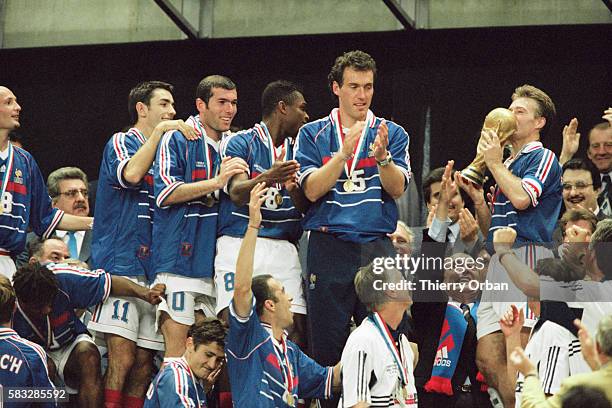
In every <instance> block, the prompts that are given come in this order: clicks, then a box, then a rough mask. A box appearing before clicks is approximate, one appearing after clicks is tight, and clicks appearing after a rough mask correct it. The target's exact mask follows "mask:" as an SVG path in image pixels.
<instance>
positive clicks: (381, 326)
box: [368, 312, 408, 386]
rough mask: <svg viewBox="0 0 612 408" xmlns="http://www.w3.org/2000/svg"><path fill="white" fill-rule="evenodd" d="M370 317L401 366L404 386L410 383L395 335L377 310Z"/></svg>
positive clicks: (396, 362) (401, 378)
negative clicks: (390, 331) (394, 339)
mask: <svg viewBox="0 0 612 408" xmlns="http://www.w3.org/2000/svg"><path fill="white" fill-rule="evenodd" d="M368 318H369V319H370V320H371V321H372V323H374V326H376V328H377V329H378V333H380V335H381V337H382V338H383V340H384V341H385V344H386V345H387V348H388V349H389V351H390V352H391V354H392V355H393V359H394V360H395V364H397V367H398V368H399V373H400V381H401V382H402V386H405V385H406V384H408V372H407V371H406V367H404V365H403V364H402V357H401V356H400V353H399V351H398V350H397V347H395V342H394V341H393V337H391V333H389V329H388V328H387V325H386V324H385V322H384V320H383V319H382V317H380V315H379V314H378V313H377V312H374V313H372V314H371V315H369V316H368Z"/></svg>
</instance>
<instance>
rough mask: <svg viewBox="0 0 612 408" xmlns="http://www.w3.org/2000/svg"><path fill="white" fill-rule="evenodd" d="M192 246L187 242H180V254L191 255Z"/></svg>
mask: <svg viewBox="0 0 612 408" xmlns="http://www.w3.org/2000/svg"><path fill="white" fill-rule="evenodd" d="M192 248H193V245H191V244H190V243H189V242H183V243H181V255H183V256H191V249H192Z"/></svg>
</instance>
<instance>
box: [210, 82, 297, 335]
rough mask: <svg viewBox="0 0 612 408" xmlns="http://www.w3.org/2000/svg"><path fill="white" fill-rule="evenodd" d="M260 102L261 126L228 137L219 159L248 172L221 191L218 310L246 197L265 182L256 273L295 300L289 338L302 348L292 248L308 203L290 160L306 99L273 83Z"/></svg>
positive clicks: (242, 226)
mask: <svg viewBox="0 0 612 408" xmlns="http://www.w3.org/2000/svg"><path fill="white" fill-rule="evenodd" d="M261 103H262V116H263V117H262V120H261V122H260V123H258V124H256V125H255V126H254V127H253V128H251V129H248V130H245V131H241V132H238V133H236V134H234V135H232V136H231V137H229V138H227V139H226V141H225V142H224V143H223V146H222V152H221V155H222V157H223V156H230V157H239V158H241V159H243V160H244V161H245V162H246V163H247V164H248V166H249V169H248V173H240V174H237V175H235V176H234V177H232V179H231V180H230V181H229V183H228V193H229V195H228V194H226V193H222V200H221V206H220V210H219V212H220V214H219V227H218V231H219V232H218V234H219V238H218V239H217V256H216V258H215V286H216V287H217V307H216V312H217V313H220V312H222V311H224V310H225V311H226V310H227V307H228V306H229V304H230V302H231V299H232V292H233V283H234V275H235V269H236V258H237V256H238V249H239V248H240V244H241V242H242V237H243V236H244V234H245V232H246V230H247V225H248V206H247V204H248V199H249V194H250V192H251V190H252V189H253V187H254V186H255V185H256V184H257V183H260V182H264V183H266V186H268V190H267V196H266V200H265V201H264V203H263V205H262V214H263V224H262V225H263V229H262V230H261V232H260V234H259V235H258V237H257V246H256V251H255V258H256V261H255V270H254V274H255V276H257V275H261V274H264V273H267V274H270V275H272V276H274V277H275V279H278V280H279V282H281V283H282V284H283V286H285V288H286V289H287V291H288V293H289V295H290V296H291V297H292V298H293V303H292V307H291V308H292V311H293V312H294V313H297V314H298V315H299V316H300V321H299V322H297V323H298V324H297V325H296V326H297V327H296V329H297V330H296V331H294V332H293V333H292V335H291V336H290V337H291V339H292V340H293V341H295V342H296V343H298V344H300V345H301V346H303V345H304V342H305V339H304V338H303V337H304V336H305V326H306V322H305V316H306V299H305V298H304V294H303V291H302V270H301V267H300V263H299V259H298V253H297V247H296V244H297V242H298V240H299V239H300V236H301V235H302V227H301V225H300V222H301V220H302V214H303V213H304V212H306V208H307V206H308V203H307V200H306V199H305V197H304V195H303V193H302V191H301V189H300V188H299V186H298V185H297V184H296V182H295V179H296V177H297V176H296V173H297V170H298V168H299V165H298V163H297V161H295V160H294V159H293V143H294V140H295V136H296V135H297V132H298V130H299V128H300V127H301V126H302V125H303V124H305V123H306V122H307V121H308V114H307V113H306V101H305V100H304V96H303V94H302V91H301V90H300V88H298V87H297V86H296V85H295V84H293V83H291V82H288V81H274V82H271V83H269V84H268V85H267V86H266V88H265V89H264V91H263V93H262V96H261ZM296 318H297V316H296ZM296 321H297V319H296ZM295 335H297V337H295Z"/></svg>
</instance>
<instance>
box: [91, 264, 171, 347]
mask: <svg viewBox="0 0 612 408" xmlns="http://www.w3.org/2000/svg"><path fill="white" fill-rule="evenodd" d="M124 278H127V279H129V280H131V281H132V282H136V283H138V284H139V285H142V286H147V284H146V280H145V279H144V277H140V276H139V277H138V278H136V277H128V276H124ZM87 328H88V329H90V330H93V331H95V332H96V334H98V333H108V334H116V335H118V336H121V337H123V338H125V339H128V340H131V341H133V342H134V343H136V345H137V346H138V347H141V348H145V349H150V350H163V349H164V339H163V337H162V335H161V334H158V333H157V331H156V329H155V306H153V305H151V304H149V303H147V302H145V301H144V300H142V299H138V298H134V297H124V296H109V297H108V299H106V301H105V302H104V303H102V304H99V305H97V306H96V308H95V309H94V312H93V314H92V317H91V320H90V321H89V324H88V325H87Z"/></svg>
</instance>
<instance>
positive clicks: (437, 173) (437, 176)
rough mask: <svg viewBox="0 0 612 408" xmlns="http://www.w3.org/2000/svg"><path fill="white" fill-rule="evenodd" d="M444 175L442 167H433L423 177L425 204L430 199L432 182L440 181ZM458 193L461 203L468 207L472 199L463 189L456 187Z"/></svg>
mask: <svg viewBox="0 0 612 408" xmlns="http://www.w3.org/2000/svg"><path fill="white" fill-rule="evenodd" d="M443 175H444V167H438V168H437V169H433V170H432V171H430V172H429V173H428V174H427V175H426V176H425V178H424V179H423V186H422V189H423V198H424V199H425V204H429V200H430V199H431V185H432V184H433V183H441V182H442V176H443ZM458 190H459V194H460V195H461V199H462V200H463V204H464V206H465V207H468V206H469V205H470V204H471V203H472V200H471V199H470V197H469V196H468V195H467V193H466V192H465V191H463V189H461V188H458Z"/></svg>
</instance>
